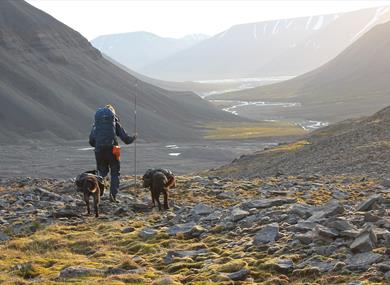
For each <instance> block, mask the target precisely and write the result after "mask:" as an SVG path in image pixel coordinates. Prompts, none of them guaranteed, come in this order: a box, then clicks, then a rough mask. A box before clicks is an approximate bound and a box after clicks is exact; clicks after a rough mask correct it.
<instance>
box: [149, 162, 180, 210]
mask: <svg viewBox="0 0 390 285" xmlns="http://www.w3.org/2000/svg"><path fill="white" fill-rule="evenodd" d="M143 181H144V187H145V188H146V187H149V188H150V193H151V195H152V202H153V206H156V202H157V205H158V209H159V210H160V211H161V203H160V195H161V193H162V194H163V195H164V209H165V210H167V209H169V206H168V190H169V188H174V187H176V179H175V176H174V175H173V173H172V172H170V171H166V170H162V169H156V170H148V171H147V172H146V173H145V175H144V177H143Z"/></svg>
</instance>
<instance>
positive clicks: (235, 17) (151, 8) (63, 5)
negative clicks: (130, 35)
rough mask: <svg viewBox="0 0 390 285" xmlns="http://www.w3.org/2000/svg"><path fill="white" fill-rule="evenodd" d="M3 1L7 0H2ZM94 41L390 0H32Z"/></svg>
mask: <svg viewBox="0 0 390 285" xmlns="http://www.w3.org/2000/svg"><path fill="white" fill-rule="evenodd" d="M0 1H1V0H0ZM27 2H29V3H30V4H32V5H34V6H36V7H37V8H39V9H41V10H44V11H45V12H47V13H49V14H51V15H52V16H54V17H55V18H57V19H59V20H60V21H62V22H63V23H65V24H67V25H68V26H70V27H72V28H73V29H75V30H77V31H79V32H80V33H81V34H83V35H84V36H85V37H87V38H88V39H89V40H91V39H93V38H95V37H97V36H99V35H104V34H113V33H123V32H132V31H148V32H152V33H155V34H157V35H160V36H164V37H182V36H184V35H187V34H193V33H202V34H207V35H214V34H217V33H219V32H221V31H223V30H225V29H228V28H229V27H231V26H232V25H235V24H242V23H250V22H259V21H264V20H272V19H279V18H291V17H297V16H310V15H318V14H327V13H334V12H345V11H352V10H357V9H362V8H367V7H376V6H390V1H375V0H372V1H353V0H334V1H331V0H329V1H315V0H311V1H293V0H290V1H204V0H203V1H201V0H199V1H185V0H181V1H131V0H27Z"/></svg>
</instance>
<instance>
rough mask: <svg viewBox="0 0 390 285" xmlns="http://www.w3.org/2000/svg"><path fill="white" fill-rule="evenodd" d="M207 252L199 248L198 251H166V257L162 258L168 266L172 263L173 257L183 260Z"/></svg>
mask: <svg viewBox="0 0 390 285" xmlns="http://www.w3.org/2000/svg"><path fill="white" fill-rule="evenodd" d="M207 252H208V250H207V249H206V248H201V249H198V250H177V251H168V253H167V255H166V256H165V257H164V263H165V264H169V263H172V261H173V259H174V258H175V257H178V258H183V257H194V256H198V255H201V254H206V253H207Z"/></svg>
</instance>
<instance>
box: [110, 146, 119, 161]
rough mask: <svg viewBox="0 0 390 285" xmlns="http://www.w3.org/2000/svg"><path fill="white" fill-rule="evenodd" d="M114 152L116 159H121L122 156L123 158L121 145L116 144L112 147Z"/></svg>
mask: <svg viewBox="0 0 390 285" xmlns="http://www.w3.org/2000/svg"><path fill="white" fill-rule="evenodd" d="M112 154H113V155H114V157H115V159H116V160H120V158H121V147H120V146H119V145H114V146H113V147H112Z"/></svg>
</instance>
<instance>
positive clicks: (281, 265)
mask: <svg viewBox="0 0 390 285" xmlns="http://www.w3.org/2000/svg"><path fill="white" fill-rule="evenodd" d="M273 268H274V269H275V270H276V271H278V272H280V273H282V274H287V273H289V272H292V271H293V270H294V262H293V261H292V260H291V259H278V260H277V261H276V262H275V263H274V264H273Z"/></svg>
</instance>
